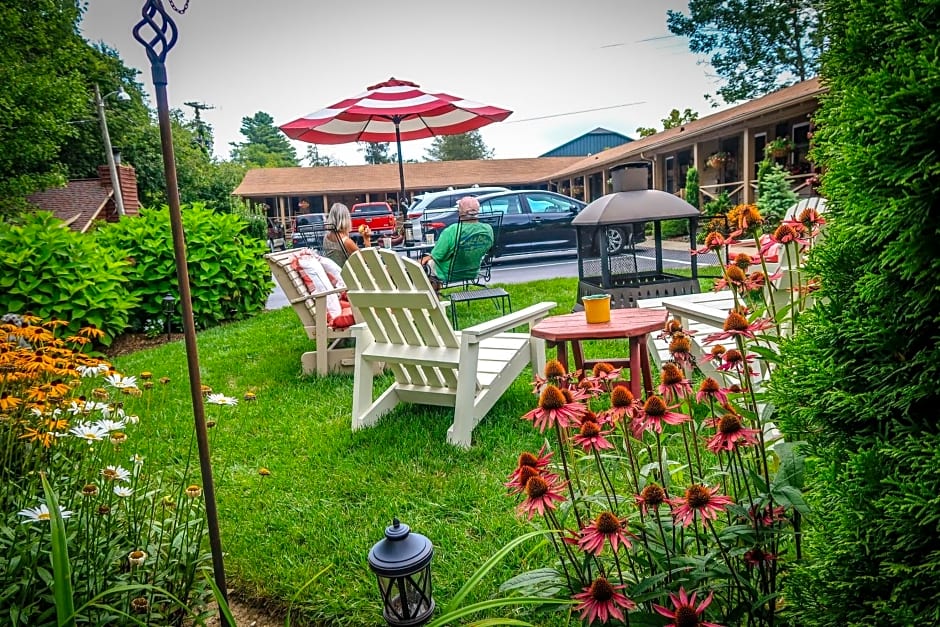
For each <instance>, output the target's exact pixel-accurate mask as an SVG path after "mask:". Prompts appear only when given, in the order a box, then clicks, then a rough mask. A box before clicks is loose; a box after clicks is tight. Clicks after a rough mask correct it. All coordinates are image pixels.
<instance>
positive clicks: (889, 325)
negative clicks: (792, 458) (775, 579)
mask: <svg viewBox="0 0 940 627" xmlns="http://www.w3.org/2000/svg"><path fill="white" fill-rule="evenodd" d="M937 6H938V5H937V2H936V1H934V2H904V3H902V2H888V3H885V2H876V1H875V0H851V1H849V0H830V1H829V2H827V3H826V15H827V22H828V32H827V39H829V42H830V47H829V50H828V51H827V52H826V54H825V57H824V61H823V72H822V74H823V75H824V76H825V77H826V81H825V82H826V85H827V87H828V88H829V92H828V94H827V95H826V96H825V97H824V98H823V101H822V106H821V108H820V110H819V112H818V113H817V115H816V118H815V122H816V126H817V130H816V131H815V134H814V138H813V141H814V143H815V147H814V149H813V158H814V161H816V162H817V163H818V164H820V165H821V166H822V168H823V171H824V175H823V184H822V191H823V193H824V194H825V195H826V197H827V198H828V201H829V202H828V203H827V209H828V211H829V216H828V219H829V224H828V225H827V232H826V238H825V240H824V241H823V243H822V244H821V246H820V247H819V248H818V249H816V250H815V251H814V259H813V267H812V268H811V271H812V272H814V273H816V274H818V276H820V277H821V289H820V291H819V294H818V298H817V305H816V308H815V310H814V311H813V312H812V316H811V317H809V318H808V320H807V322H808V324H806V325H803V324H802V322H801V326H800V328H801V332H802V330H804V329H805V335H804V336H803V337H798V338H796V339H795V340H794V342H793V343H791V344H789V345H786V346H784V355H785V357H786V360H787V361H786V363H785V364H784V367H783V368H781V369H780V370H778V371H777V372H776V373H775V375H774V377H773V379H772V390H771V391H772V393H773V397H774V401H775V404H776V405H777V407H778V408H780V409H781V411H782V420H781V426H782V427H783V429H784V431H785V432H786V433H787V434H788V436H790V435H791V434H792V433H793V432H796V431H799V432H800V433H797V435H798V436H802V437H805V438H806V439H807V440H808V441H809V443H810V446H811V447H812V450H813V452H814V453H815V454H816V455H818V456H819V463H818V467H819V468H821V469H824V470H825V472H824V473H821V474H817V475H814V476H811V477H810V479H811V481H812V486H813V488H814V490H813V492H814V493H813V494H812V495H811V500H812V501H813V504H814V505H815V506H816V507H815V511H816V513H815V517H816V520H815V521H814V524H813V525H812V526H811V527H809V529H807V534H808V536H807V540H808V543H809V546H810V547H812V548H813V549H814V550H813V551H811V552H808V557H809V558H810V559H809V560H807V562H806V563H805V564H804V565H802V566H801V567H799V568H798V569H797V570H796V572H794V573H793V577H794V581H795V585H793V586H790V589H791V590H793V591H795V594H798V595H799V596H798V598H795V599H793V601H794V602H793V603H792V604H791V605H790V608H791V611H792V613H793V615H794V618H795V619H796V620H795V622H796V623H797V624H807V625H817V626H833V627H834V626H836V625H936V624H940V536H938V533H937V530H938V528H940V520H938V515H937V512H938V509H940V505H938V501H937V494H940V478H938V473H937V465H938V463H940V460H938V458H937V457H938V456H937V451H938V448H940V436H938V427H937V418H936V415H937V407H938V406H940V388H938V386H937V381H938V380H940V348H938V344H937V320H938V319H940V257H938V256H937V254H936V250H935V249H936V239H937V236H938V234H940V212H938V211H937V198H938V197H940V161H938V159H937V143H936V138H937V136H938V135H940V99H938V98H937V94H938V93H940V74H938V72H937V50H938V49H940V35H938V33H940V11H938V10H937ZM897 68H904V71H903V72H898V71H897ZM806 375H809V376H806ZM801 377H802V379H801ZM796 381H800V383H801V385H800V386H797V385H796V384H795V382H796ZM797 388H799V389H797ZM788 439H790V438H789V437H788Z"/></svg>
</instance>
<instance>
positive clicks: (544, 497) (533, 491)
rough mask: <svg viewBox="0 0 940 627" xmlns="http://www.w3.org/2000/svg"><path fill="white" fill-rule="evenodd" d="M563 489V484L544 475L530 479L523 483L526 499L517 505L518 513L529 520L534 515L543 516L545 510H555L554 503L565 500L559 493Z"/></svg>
mask: <svg viewBox="0 0 940 627" xmlns="http://www.w3.org/2000/svg"><path fill="white" fill-rule="evenodd" d="M563 487H564V485H563V484H559V483H558V482H557V481H556V480H555V479H553V478H551V479H549V478H547V476H546V475H541V476H538V475H537V476H534V477H530V478H529V480H528V481H526V483H525V495H526V498H525V500H524V501H522V503H520V504H519V508H518V511H519V513H520V514H526V516H527V517H528V519H529V520H532V517H533V516H535V515H536V514H541V515H542V516H544V515H545V510H546V509H555V503H554V501H559V502H562V501H564V500H565V497H563V496H562V495H561V493H560V491H561V489H562V488H563Z"/></svg>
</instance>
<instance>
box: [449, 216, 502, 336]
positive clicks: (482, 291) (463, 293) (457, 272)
mask: <svg viewBox="0 0 940 627" xmlns="http://www.w3.org/2000/svg"><path fill="white" fill-rule="evenodd" d="M477 221H478V222H480V223H481V224H488V225H490V228H492V229H493V241H492V243H491V244H490V246H489V247H488V248H487V249H486V251H485V252H484V253H483V254H482V256H481V255H480V249H479V247H474V246H472V245H470V246H467V247H466V248H464V247H463V246H462V245H461V244H462V243H463V242H464V239H462V238H461V231H462V230H463V227H464V224H466V222H465V221H464V220H458V221H457V235H456V239H457V242H458V246H457V249H456V250H455V251H454V257H453V259H452V260H451V265H450V268H449V269H448V272H447V277H446V278H445V279H444V281H443V282H442V283H441V285H440V287H438V292H439V293H440V295H441V298H442V299H444V300H448V301H450V317H451V321H452V323H453V325H454V328H455V329H456V328H459V325H458V323H457V306H458V305H459V304H460V303H466V304H467V307H469V306H470V303H471V302H473V301H477V300H492V301H493V303H494V305H496V307H497V308H498V310H499V312H500V313H501V314H506V313H509V312H510V311H512V299H511V298H510V296H509V292H507V291H506V290H504V289H503V288H501V287H486V285H485V284H486V283H489V281H490V277H491V276H492V270H493V257H494V256H495V255H496V247H497V243H498V242H499V235H500V226H501V225H502V221H503V215H502V214H501V213H489V214H480V216H479V217H478V218H477Z"/></svg>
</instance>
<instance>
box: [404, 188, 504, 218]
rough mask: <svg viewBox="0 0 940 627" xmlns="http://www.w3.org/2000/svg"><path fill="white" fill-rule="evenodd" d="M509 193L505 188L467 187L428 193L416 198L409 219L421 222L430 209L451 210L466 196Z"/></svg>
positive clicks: (409, 210)
mask: <svg viewBox="0 0 940 627" xmlns="http://www.w3.org/2000/svg"><path fill="white" fill-rule="evenodd" d="M506 191H509V190H508V189H507V188H505V187H465V188H463V189H446V190H444V191H442V192H428V193H426V194H421V195H420V196H415V199H414V202H413V203H411V206H410V207H408V219H409V220H420V219H422V217H423V216H424V212H425V211H426V210H429V209H450V208H451V207H456V206H457V201H458V200H460V199H461V198H463V197H464V196H482V195H483V194H489V193H491V192H506Z"/></svg>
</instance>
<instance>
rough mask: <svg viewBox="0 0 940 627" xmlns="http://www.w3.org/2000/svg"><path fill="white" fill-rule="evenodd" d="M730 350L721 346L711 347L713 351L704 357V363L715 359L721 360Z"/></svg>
mask: <svg viewBox="0 0 940 627" xmlns="http://www.w3.org/2000/svg"><path fill="white" fill-rule="evenodd" d="M726 350H728V349H727V348H725V347H724V346H722V345H721V344H715V345H714V346H712V347H711V350H709V351H708V354H707V355H705V356H704V357H702V361H703V362H708V361H712V360H714V359H719V360H720V359H721V356H722V355H724V354H725V351H726Z"/></svg>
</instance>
